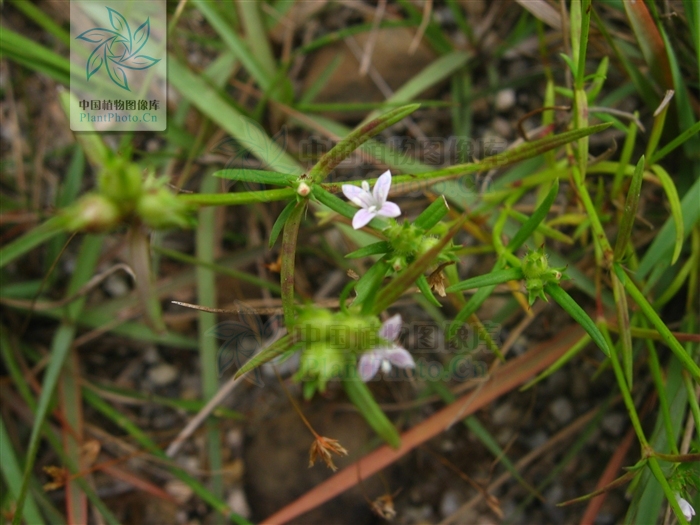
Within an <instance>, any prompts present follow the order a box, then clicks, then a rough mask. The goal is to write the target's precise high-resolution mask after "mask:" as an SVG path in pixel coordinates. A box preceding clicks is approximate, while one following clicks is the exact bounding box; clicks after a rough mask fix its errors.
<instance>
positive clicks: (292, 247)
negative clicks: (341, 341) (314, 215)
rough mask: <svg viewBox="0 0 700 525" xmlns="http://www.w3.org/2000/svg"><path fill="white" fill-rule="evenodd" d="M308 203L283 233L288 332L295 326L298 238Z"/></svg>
mask: <svg viewBox="0 0 700 525" xmlns="http://www.w3.org/2000/svg"><path fill="white" fill-rule="evenodd" d="M306 203H307V201H306V200H304V201H301V202H299V203H298V204H297V206H296V208H294V210H292V213H291V214H290V215H289V219H288V220H287V224H285V225H284V232H283V233H282V271H281V272H280V280H281V286H282V309H283V310H284V324H285V325H286V326H287V330H291V327H292V326H293V325H294V260H295V258H296V247H297V236H298V234H299V224H300V223H301V217H302V216H303V214H304V211H305V210H306Z"/></svg>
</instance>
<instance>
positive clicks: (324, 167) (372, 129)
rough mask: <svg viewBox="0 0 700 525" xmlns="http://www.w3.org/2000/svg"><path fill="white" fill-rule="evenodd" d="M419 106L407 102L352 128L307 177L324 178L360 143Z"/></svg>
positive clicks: (320, 179)
mask: <svg viewBox="0 0 700 525" xmlns="http://www.w3.org/2000/svg"><path fill="white" fill-rule="evenodd" d="M419 107H420V104H409V105H407V106H402V107H400V108H396V109H393V110H391V111H388V112H387V113H384V114H383V115H382V116H380V117H378V118H376V119H374V120H372V121H371V122H368V123H367V124H364V125H362V126H360V127H358V128H356V129H355V130H353V131H352V132H351V133H350V134H349V135H348V136H347V137H345V138H344V139H342V140H341V141H340V142H338V143H337V144H336V145H335V146H333V148H331V150H330V151H329V152H328V153H326V154H325V155H323V157H321V159H320V160H319V161H318V162H317V163H316V165H315V166H314V167H313V168H312V169H311V171H310V172H309V177H311V179H313V180H314V181H316V182H321V181H322V180H323V179H325V178H326V177H327V176H328V174H329V173H330V172H331V171H333V169H334V168H335V167H336V166H337V165H338V164H340V162H341V161H343V160H344V159H345V158H347V157H348V156H349V155H350V154H351V153H352V152H353V151H355V150H356V149H357V148H358V147H359V146H360V145H362V144H363V143H365V142H367V141H368V140H369V139H370V138H372V137H374V136H375V135H376V134H378V133H381V132H382V131H384V130H385V129H386V128H388V127H389V126H392V125H394V124H396V123H397V122H399V121H400V120H402V119H403V118H405V117H407V116H408V115H410V114H411V113H413V112H414V111H415V110H417V109H418V108H419Z"/></svg>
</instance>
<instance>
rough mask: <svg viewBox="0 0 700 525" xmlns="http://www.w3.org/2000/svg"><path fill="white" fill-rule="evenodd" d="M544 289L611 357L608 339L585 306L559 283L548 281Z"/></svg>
mask: <svg viewBox="0 0 700 525" xmlns="http://www.w3.org/2000/svg"><path fill="white" fill-rule="evenodd" d="M544 291H545V292H547V293H548V294H549V296H550V297H551V298H552V299H554V300H555V301H556V302H557V303H559V306H561V307H562V308H563V309H564V310H565V311H566V312H567V313H568V314H569V315H570V316H571V317H572V318H573V319H574V321H576V322H577V323H578V324H579V325H581V328H583V329H584V330H585V331H586V332H587V333H588V335H590V336H591V339H592V340H593V342H594V343H595V344H596V345H598V348H600V349H601V351H602V352H603V353H604V354H605V355H606V356H608V357H609V356H610V351H611V350H610V348H609V347H608V343H607V341H606V340H605V338H604V337H603V334H601V333H600V330H599V329H598V327H597V326H596V324H595V323H594V322H593V320H592V319H591V318H590V317H589V316H588V314H587V313H586V312H585V311H584V310H583V308H581V307H580V306H579V304H578V303H577V302H576V301H574V300H573V299H572V297H571V296H570V295H569V294H568V293H566V291H565V290H564V289H563V288H562V287H561V286H559V285H558V284H554V283H548V284H546V285H545V287H544Z"/></svg>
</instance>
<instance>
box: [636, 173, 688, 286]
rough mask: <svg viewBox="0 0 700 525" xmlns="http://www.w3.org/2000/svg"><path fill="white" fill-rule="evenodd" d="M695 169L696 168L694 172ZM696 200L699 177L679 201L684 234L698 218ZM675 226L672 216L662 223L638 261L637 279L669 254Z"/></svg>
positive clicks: (642, 277) (675, 235)
mask: <svg viewBox="0 0 700 525" xmlns="http://www.w3.org/2000/svg"><path fill="white" fill-rule="evenodd" d="M697 171H698V170H697V169H696V172H697ZM698 202H700V178H697V179H695V182H694V183H693V185H692V186H691V187H690V189H689V190H688V192H687V193H686V194H685V195H684V196H683V200H682V201H681V206H680V208H681V217H682V219H683V231H684V232H686V235H687V234H688V233H689V232H690V231H691V230H692V228H693V225H694V224H696V223H697V222H698V220H700V206H698ZM675 228H676V223H675V219H673V218H671V219H669V220H667V221H666V222H665V223H664V225H663V226H662V228H661V229H660V230H659V232H658V234H657V235H656V237H655V238H654V240H653V241H652V243H651V246H649V248H648V249H647V251H646V253H645V254H644V257H642V260H641V261H640V262H639V268H637V273H636V277H637V279H640V280H641V279H644V278H645V277H646V276H647V275H648V274H649V272H650V271H651V270H652V268H654V267H655V266H656V265H657V264H660V263H663V262H664V259H666V258H667V256H668V255H669V252H670V251H671V250H672V249H674V245H676V244H677V241H676V239H677V238H678V235H677V234H676V232H675Z"/></svg>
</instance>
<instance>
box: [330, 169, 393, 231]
mask: <svg viewBox="0 0 700 525" xmlns="http://www.w3.org/2000/svg"><path fill="white" fill-rule="evenodd" d="M389 188H391V172H390V171H389V170H387V171H385V172H384V173H382V174H381V176H380V177H379V178H378V179H377V182H376V183H375V184H374V188H373V190H372V191H369V183H368V182H367V181H366V180H363V181H362V187H358V186H353V185H351V184H343V193H344V194H345V196H346V197H347V198H348V200H349V201H350V202H352V203H353V204H356V205H357V206H359V207H360V209H359V210H357V213H356V214H355V216H354V217H353V218H352V227H353V228H355V229H356V230H359V229H360V228H364V227H365V226H366V225H367V224H368V223H369V221H371V220H372V219H374V218H375V217H376V216H377V215H380V216H382V217H398V216H399V215H401V209H400V208H399V207H398V205H397V204H395V203H393V202H388V201H387V200H386V199H387V197H388V196H389Z"/></svg>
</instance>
